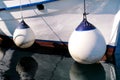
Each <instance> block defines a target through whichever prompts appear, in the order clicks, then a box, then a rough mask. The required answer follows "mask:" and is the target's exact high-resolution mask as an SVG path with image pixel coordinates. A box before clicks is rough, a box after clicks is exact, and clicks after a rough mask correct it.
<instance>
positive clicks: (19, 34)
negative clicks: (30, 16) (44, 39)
mask: <svg viewBox="0 0 120 80" xmlns="http://www.w3.org/2000/svg"><path fill="white" fill-rule="evenodd" d="M13 40H14V42H15V44H16V45H17V46H18V47H20V48H28V47H30V46H32V44H33V43H34V41H35V35H34V33H33V31H32V30H31V29H30V27H29V26H28V25H27V24H26V23H25V22H24V20H22V21H21V22H20V23H19V25H18V27H17V28H16V29H15V31H14V33H13Z"/></svg>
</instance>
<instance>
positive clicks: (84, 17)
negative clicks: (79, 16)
mask: <svg viewBox="0 0 120 80" xmlns="http://www.w3.org/2000/svg"><path fill="white" fill-rule="evenodd" d="M86 15H87V14H86V1H85V0H84V13H83V19H87V17H86Z"/></svg>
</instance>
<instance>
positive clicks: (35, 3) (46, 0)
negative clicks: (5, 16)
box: [0, 0, 59, 11]
mask: <svg viewBox="0 0 120 80" xmlns="http://www.w3.org/2000/svg"><path fill="white" fill-rule="evenodd" d="M54 1H59V0H44V1H40V2H34V3H30V4H24V5H18V6H12V7H6V8H0V11H3V10H11V9H17V8H20V7H23V8H24V7H31V6H36V5H39V4H45V3H50V2H54Z"/></svg>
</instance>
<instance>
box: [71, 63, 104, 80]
mask: <svg viewBox="0 0 120 80" xmlns="http://www.w3.org/2000/svg"><path fill="white" fill-rule="evenodd" d="M105 75H106V74H105V70H104V68H103V66H102V65H101V64H100V63H95V64H80V63H77V62H74V64H73V65H72V66H71V69H70V80H106V76H105Z"/></svg>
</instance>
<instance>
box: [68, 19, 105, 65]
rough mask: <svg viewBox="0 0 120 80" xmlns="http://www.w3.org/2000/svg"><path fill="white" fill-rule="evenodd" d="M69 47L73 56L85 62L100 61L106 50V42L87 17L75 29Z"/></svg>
mask: <svg viewBox="0 0 120 80" xmlns="http://www.w3.org/2000/svg"><path fill="white" fill-rule="evenodd" d="M68 49H69V52H70V54H71V56H72V58H73V59H74V60H75V61H77V62H79V63H83V64H92V63H95V62H98V61H99V60H100V59H101V58H102V57H103V55H104V54H105V51H106V42H105V40H104V37H103V36H102V34H101V33H100V31H99V30H98V29H97V28H96V27H94V26H93V25H92V24H91V23H89V22H88V21H87V19H83V21H82V22H81V24H80V25H79V26H78V27H77V28H76V30H74V31H73V33H72V35H71V37H70V39H69V43H68Z"/></svg>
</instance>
